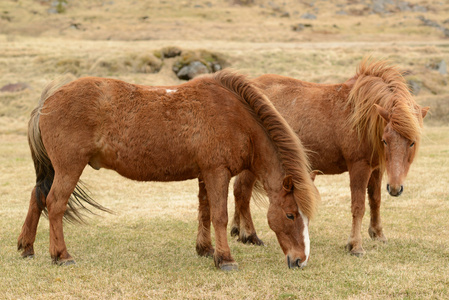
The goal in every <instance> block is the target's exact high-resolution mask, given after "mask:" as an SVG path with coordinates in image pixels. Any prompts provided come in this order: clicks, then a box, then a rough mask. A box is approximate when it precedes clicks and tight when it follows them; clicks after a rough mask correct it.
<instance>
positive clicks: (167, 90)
mask: <svg viewBox="0 0 449 300" xmlns="http://www.w3.org/2000/svg"><path fill="white" fill-rule="evenodd" d="M165 91H166V92H167V94H170V93H176V91H177V90H176V89H174V90H171V89H165Z"/></svg>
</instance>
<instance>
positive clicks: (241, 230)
mask: <svg viewBox="0 0 449 300" xmlns="http://www.w3.org/2000/svg"><path fill="white" fill-rule="evenodd" d="M254 182H256V177H255V176H254V175H253V174H252V173H251V172H249V171H244V172H242V173H240V174H239V175H238V176H237V178H236V179H235V182H234V199H235V212H234V219H233V222H232V227H231V228H232V229H231V236H237V235H238V236H239V238H238V240H237V241H239V242H242V243H244V244H245V243H247V244H254V245H259V246H261V245H263V242H262V240H260V239H259V237H258V236H257V234H256V229H255V228H254V223H253V219H252V217H251V210H250V200H251V193H252V189H253V186H254Z"/></svg>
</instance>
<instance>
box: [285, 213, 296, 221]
mask: <svg viewBox="0 0 449 300" xmlns="http://www.w3.org/2000/svg"><path fill="white" fill-rule="evenodd" d="M286 216H287V219H290V220H294V219H295V216H294V215H292V214H286Z"/></svg>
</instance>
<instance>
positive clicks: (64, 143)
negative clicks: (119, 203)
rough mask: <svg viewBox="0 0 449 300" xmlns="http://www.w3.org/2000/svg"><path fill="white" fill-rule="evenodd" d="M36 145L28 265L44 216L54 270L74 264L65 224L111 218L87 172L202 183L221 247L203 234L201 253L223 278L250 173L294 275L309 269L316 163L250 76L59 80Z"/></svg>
mask: <svg viewBox="0 0 449 300" xmlns="http://www.w3.org/2000/svg"><path fill="white" fill-rule="evenodd" d="M28 140H29V144H30V149H31V154H32V158H33V161H34V165H35V170H36V177H37V179H36V186H35V187H34V189H33V191H32V194H31V199H30V205H29V210H28V214H27V217H26V219H25V222H24V225H23V227H22V232H21V234H20V236H19V238H18V249H19V250H23V252H22V256H23V257H29V256H33V255H34V250H33V244H34V241H35V237H36V230H37V225H38V222H39V218H40V215H41V213H42V212H44V214H45V215H47V216H48V219H49V223H50V255H51V258H52V260H53V262H54V263H56V264H60V265H65V264H71V263H74V260H73V258H72V257H71V256H70V254H69V253H68V251H67V247H66V244H65V242H64V235H63V217H66V218H68V219H69V220H71V219H74V220H80V218H81V217H82V213H81V210H80V209H82V208H85V206H84V203H89V204H91V205H93V206H94V207H96V208H99V209H103V210H105V208H104V207H102V206H101V205H99V204H98V203H97V202H95V201H94V200H92V199H91V198H90V197H89V196H88V195H87V194H86V193H85V192H84V191H83V189H82V188H81V186H80V184H79V178H80V176H81V173H82V172H83V170H84V168H85V167H86V165H88V164H89V165H90V166H91V167H92V168H94V169H97V170H98V169H100V168H107V169H112V170H115V171H117V172H118V173H119V174H121V175H122V176H124V177H127V178H130V179H133V180H139V181H164V182H165V181H181V180H187V179H193V178H198V179H199V182H200V186H201V187H202V192H203V193H205V194H207V199H208V201H207V202H204V199H201V198H200V206H201V207H205V206H207V211H208V213H207V214H201V218H202V219H203V220H204V221H207V222H209V223H210V220H211V221H212V223H213V226H214V229H215V238H216V248H215V250H214V248H212V245H211V241H210V238H209V239H208V237H207V235H205V234H202V235H198V238H197V252H198V254H200V255H209V254H213V258H214V263H215V266H216V267H217V268H220V269H223V270H230V269H236V268H237V263H236V262H235V261H234V259H233V258H232V256H231V252H230V249H229V246H228V241H227V234H226V226H227V222H228V215H227V195H228V185H229V181H230V179H231V177H232V176H235V175H237V174H239V173H241V172H242V171H244V170H249V171H250V172H251V173H252V174H254V176H256V178H258V179H259V180H261V181H262V182H263V184H264V187H265V189H266V192H267V194H268V196H269V199H270V209H269V212H268V222H269V223H270V226H271V228H272V229H273V231H274V232H275V233H276V235H277V236H278V238H279V243H280V246H281V247H282V249H284V252H285V254H286V256H287V260H288V262H289V267H301V266H304V265H305V264H306V262H307V258H308V251H309V250H308V249H309V248H308V247H309V238H308V227H307V226H308V219H309V218H310V217H312V214H313V212H314V210H315V203H316V201H317V200H318V197H319V195H318V193H317V192H316V188H315V186H314V185H313V182H312V181H311V180H310V178H308V177H307V176H306V175H307V171H308V167H309V166H308V161H307V159H306V156H305V154H304V151H303V149H302V145H301V143H300V141H299V139H298V138H297V136H296V135H295V134H294V132H293V131H292V130H291V128H290V127H289V126H288V125H287V123H286V121H285V120H284V119H283V118H282V117H281V115H280V114H279V113H278V112H277V111H276V109H275V108H274V106H273V105H272V104H271V102H270V101H269V100H268V99H267V97H266V96H265V95H263V94H262V93H261V92H260V91H258V90H257V89H256V88H254V87H253V86H252V85H251V84H250V83H249V80H248V79H246V77H245V76H242V75H238V74H235V73H233V72H230V71H222V72H219V73H216V74H215V75H211V76H204V77H201V78H198V79H195V80H192V81H190V82H187V83H185V84H182V85H179V86H170V87H150V86H143V85H135V84H130V83H126V82H123V81H119V80H114V79H106V78H94V77H86V78H81V79H78V80H75V81H72V82H69V83H65V82H59V83H58V82H53V83H51V84H50V85H49V86H47V88H46V89H45V90H44V91H43V93H42V96H41V100H40V102H39V104H38V106H37V107H36V108H35V109H34V111H33V113H32V115H31V119H30V122H29V130H28ZM67 206H68V208H67ZM286 213H287V214H291V215H292V216H294V220H290V219H287V218H286V217H285V214H286ZM209 229H210V225H209V227H208V228H207V230H209ZM203 233H204V232H203ZM209 237H210V234H209Z"/></svg>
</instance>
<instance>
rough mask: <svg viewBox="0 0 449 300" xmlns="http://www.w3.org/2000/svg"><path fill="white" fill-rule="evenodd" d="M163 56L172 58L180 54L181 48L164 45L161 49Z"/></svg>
mask: <svg viewBox="0 0 449 300" xmlns="http://www.w3.org/2000/svg"><path fill="white" fill-rule="evenodd" d="M161 52H162V55H163V57H164V58H172V57H176V56H179V55H181V53H182V50H181V49H180V48H178V47H176V46H170V47H165V48H162V49H161Z"/></svg>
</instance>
